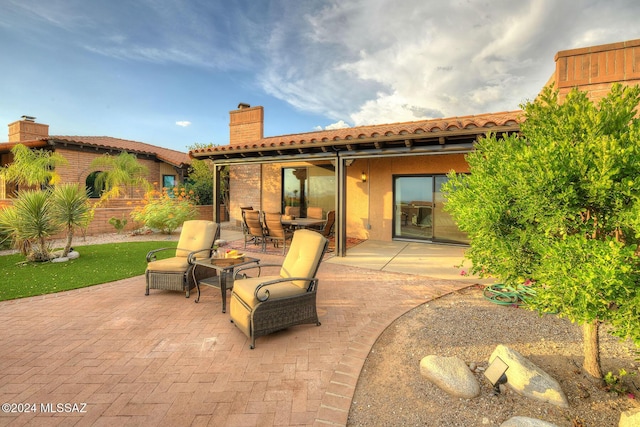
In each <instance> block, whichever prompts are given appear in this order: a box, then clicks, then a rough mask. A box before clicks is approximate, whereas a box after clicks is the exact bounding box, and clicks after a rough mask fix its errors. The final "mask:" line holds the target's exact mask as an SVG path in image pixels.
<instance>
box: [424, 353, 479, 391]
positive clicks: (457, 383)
mask: <svg viewBox="0 0 640 427" xmlns="http://www.w3.org/2000/svg"><path fill="white" fill-rule="evenodd" d="M420 373H421V374H422V376H424V377H426V378H427V379H428V380H429V381H431V382H432V383H434V384H435V385H436V386H438V387H439V388H440V389H441V390H443V391H445V392H446V393H448V394H450V395H452V396H456V397H463V398H466V399H471V398H474V397H476V396H478V395H479V394H480V384H479V383H478V380H477V379H476V377H475V376H474V375H473V373H472V372H471V370H469V367H468V366H467V364H466V363H464V361H462V360H460V359H459V358H457V357H440V356H436V355H429V356H426V357H424V358H422V360H421V361H420Z"/></svg>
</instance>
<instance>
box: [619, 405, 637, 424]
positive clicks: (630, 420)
mask: <svg viewBox="0 0 640 427" xmlns="http://www.w3.org/2000/svg"><path fill="white" fill-rule="evenodd" d="M638 426H640V408H633V409H629V410H628V411H624V412H623V413H622V415H620V421H619V422H618V427H638Z"/></svg>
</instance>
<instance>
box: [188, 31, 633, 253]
mask: <svg viewBox="0 0 640 427" xmlns="http://www.w3.org/2000/svg"><path fill="white" fill-rule="evenodd" d="M555 63H556V70H555V72H554V74H553V75H552V76H551V78H550V79H549V81H548V83H547V84H548V85H550V84H553V85H555V87H556V88H558V89H559V90H560V95H561V97H563V96H565V95H566V94H567V93H568V92H569V91H570V90H571V89H572V88H574V87H578V88H580V89H581V90H586V91H589V93H590V96H591V97H592V98H599V97H601V96H603V95H604V94H606V93H607V92H608V90H609V88H610V87H611V85H612V84H613V83H615V82H621V83H623V84H627V85H634V84H638V83H640V40H631V41H627V42H621V43H614V44H607V45H601V46H593V47H588V48H582V49H572V50H566V51H561V52H558V53H557V54H556V56H555ZM522 120H523V115H522V111H520V110H514V111H507V112H499V113H487V114H480V115H475V116H466V117H450V118H442V119H433V120H424V121H415V122H407V123H391V124H385V125H375V126H361V127H353V128H347V129H339V130H326V131H318V132H309V133H301V134H295V135H281V136H271V137H265V136H264V135H263V129H264V109H263V107H260V106H256V107H251V106H250V105H248V104H240V105H238V108H237V109H236V110H233V111H230V123H229V144H228V145H225V146H216V147H211V148H205V149H199V150H195V151H192V152H191V153H190V155H191V156H192V157H194V158H198V159H211V160H212V161H213V162H214V163H215V164H216V165H217V166H218V168H216V169H217V170H218V169H219V167H220V166H229V177H230V184H229V187H230V201H231V203H230V206H229V212H230V217H231V220H232V221H235V222H236V223H240V221H241V209H240V208H241V207H243V206H252V207H253V208H254V209H260V210H264V211H267V212H284V211H285V208H286V206H290V205H293V206H295V207H297V208H299V209H300V210H301V215H303V216H304V210H305V209H306V208H307V207H311V206H314V207H316V206H318V207H321V208H322V209H323V212H324V214H325V215H326V213H327V212H328V211H329V210H335V211H336V251H337V254H338V255H339V256H344V255H345V254H346V238H347V236H349V237H357V238H364V239H376V240H382V241H391V240H418V241H429V242H451V243H465V242H467V239H466V236H465V235H464V233H462V232H460V231H459V230H458V228H457V227H456V225H455V223H454V222H453V221H452V219H451V217H450V216H449V214H448V213H447V212H446V211H445V210H444V209H443V205H444V202H445V200H444V198H443V195H442V193H441V191H440V188H441V186H442V184H443V183H444V182H446V180H447V177H446V174H447V173H448V172H449V171H451V170H454V171H456V172H468V170H469V168H468V164H467V163H466V161H465V154H466V153H468V152H469V151H471V150H473V147H474V143H475V142H476V141H477V140H478V138H482V137H483V136H484V135H486V134H487V133H488V132H492V133H496V134H498V135H502V134H509V133H514V132H519V130H520V123H521V121H522ZM216 193H217V191H215V189H214V196H215V194H216ZM214 200H215V202H214V207H215V205H216V204H218V203H220V201H219V200H217V199H215V198H214ZM217 211H218V210H217V209H214V212H217Z"/></svg>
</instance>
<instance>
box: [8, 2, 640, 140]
mask: <svg viewBox="0 0 640 427" xmlns="http://www.w3.org/2000/svg"><path fill="white" fill-rule="evenodd" d="M639 18H640V1H638V0H517V1H513V0H463V1H457V0H324V1H320V0H272V1H269V0H108V1H107V0H46V1H45V0H2V1H0V58H1V59H0V64H2V67H1V68H0V76H1V77H0V124H1V123H4V124H5V125H8V124H9V123H11V122H14V121H16V120H19V119H20V117H21V116H23V115H28V116H35V117H36V121H37V122H38V123H45V124H48V125H49V133H50V134H51V135H66V136H73V135H81V136H111V137H115V138H122V139H129V140H134V141H140V142H145V143H148V144H153V145H158V146H161V147H166V148H171V149H175V150H179V151H184V152H186V151H188V150H189V148H191V147H193V146H194V145H196V144H200V145H202V144H214V145H226V144H228V143H229V111H231V110H235V109H236V108H237V106H238V104H239V103H247V104H250V105H251V106H259V105H260V106H263V107H264V115H265V123H264V134H265V136H276V135H287V134H298V133H304V132H312V131H314V130H320V129H331V128H337V127H351V126H362V125H369V124H380V123H395V122H404V121H414V120H423V119H431V118H439V117H455V116H464V115H470V114H482V113H493V112H500V111H510V110H517V109H518V108H520V105H521V104H522V103H525V102H527V101H530V100H532V99H533V98H535V96H536V95H537V93H538V92H539V91H540V90H541V88H542V87H543V86H544V84H545V83H546V82H547V81H548V80H549V78H550V77H551V76H552V74H553V72H554V69H555V63H554V55H555V54H556V53H557V52H558V51H561V50H567V49H574V48H578V47H587V46H594V45H599V44H606V43H614V42H621V41H626V40H633V39H639V38H640V27H638V19H639ZM5 129H7V128H5ZM7 132H8V130H7ZM6 135H7V134H5V137H4V138H3V137H1V136H0V141H7V139H8V136H6Z"/></svg>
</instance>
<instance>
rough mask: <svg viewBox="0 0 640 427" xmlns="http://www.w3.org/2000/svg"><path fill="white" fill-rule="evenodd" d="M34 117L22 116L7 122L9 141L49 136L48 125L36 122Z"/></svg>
mask: <svg viewBox="0 0 640 427" xmlns="http://www.w3.org/2000/svg"><path fill="white" fill-rule="evenodd" d="M34 120H35V117H29V116H23V117H22V120H18V121H17V122H13V123H10V124H9V142H21V141H33V140H35V139H42V138H47V137H48V136H49V125H45V124H42V123H36V122H35V121H34Z"/></svg>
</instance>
